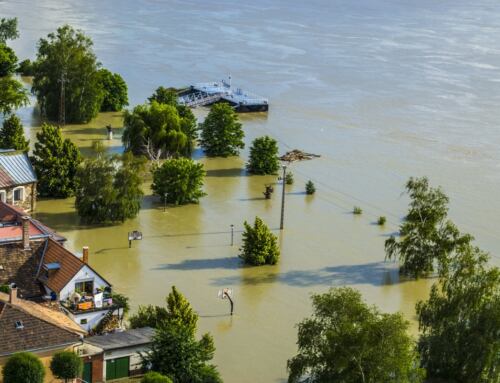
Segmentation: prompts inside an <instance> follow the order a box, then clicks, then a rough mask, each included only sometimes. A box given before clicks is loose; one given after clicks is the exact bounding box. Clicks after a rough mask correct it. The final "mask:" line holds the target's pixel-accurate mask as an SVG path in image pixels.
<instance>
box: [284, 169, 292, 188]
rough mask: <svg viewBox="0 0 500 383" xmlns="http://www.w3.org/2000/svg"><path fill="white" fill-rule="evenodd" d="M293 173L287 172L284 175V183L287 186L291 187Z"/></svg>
mask: <svg viewBox="0 0 500 383" xmlns="http://www.w3.org/2000/svg"><path fill="white" fill-rule="evenodd" d="M293 181H294V180H293V173H292V172H288V173H286V175H285V183H286V184H287V185H293Z"/></svg>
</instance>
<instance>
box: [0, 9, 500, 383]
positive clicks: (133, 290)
mask: <svg viewBox="0 0 500 383" xmlns="http://www.w3.org/2000/svg"><path fill="white" fill-rule="evenodd" d="M413 3H416V4H413ZM0 15H1V17H11V16H17V17H19V24H20V25H19V26H20V32H21V38H20V39H18V40H16V41H15V42H14V43H13V44H12V45H13V47H14V48H15V49H16V52H17V54H18V56H19V58H20V59H24V58H26V57H29V58H33V57H34V55H35V44H36V42H37V40H38V38H39V37H41V36H44V35H46V34H47V33H49V32H51V31H53V30H54V29H55V28H56V27H57V26H59V25H61V24H63V23H70V24H72V25H73V26H76V27H78V28H82V29H83V30H84V31H85V32H86V33H88V34H89V35H90V36H91V37H92V38H93V40H94V43H95V51H96V53H97V55H98V57H99V59H100V61H101V62H102V63H103V65H104V66H105V67H107V68H109V69H110V70H112V71H116V72H119V73H121V74H122V76H123V77H124V78H125V80H126V81H127V83H128V86H129V96H130V101H131V105H136V104H138V103H141V102H143V101H144V100H145V99H146V97H147V96H149V95H150V94H151V93H152V92H153V90H154V89H155V88H156V87H157V86H159V85H165V86H181V85H186V84H190V83H193V82H200V81H210V80H220V79H221V78H223V77H225V76H227V74H229V73H231V75H232V78H233V83H236V84H238V85H239V86H241V87H242V88H244V89H248V90H251V91H254V92H256V93H259V94H261V95H263V96H266V97H269V99H270V111H269V113H267V114H255V115H242V116H241V119H242V122H243V125H244V129H245V133H246V142H247V144H249V143H250V142H251V140H253V139H254V138H255V137H258V136H261V135H264V134H268V135H271V136H273V137H275V138H276V139H278V141H279V143H280V150H281V151H285V150H287V149H290V148H299V149H303V150H305V151H309V152H313V153H317V154H321V155H322V157H321V158H320V159H315V160H313V161H309V162H303V163H297V164H293V165H292V166H291V170H292V172H293V173H294V175H295V184H294V185H293V186H289V187H287V195H286V201H287V202H286V214H285V230H284V232H283V233H279V230H277V228H278V227H279V214H280V198H279V193H274V196H273V198H272V199H271V200H268V201H266V200H264V199H263V195H262V192H263V190H264V185H265V184H266V183H273V182H277V181H276V177H258V176H249V175H247V174H246V173H245V171H244V165H245V160H246V158H247V155H248V151H247V149H246V150H245V151H244V152H243V153H242V155H241V157H240V158H230V159H207V158H205V157H204V156H203V153H202V152H201V151H196V153H195V155H194V157H195V158H196V159H198V160H199V161H201V162H202V163H203V164H204V165H205V167H206V169H207V178H206V185H205V190H206V192H207V193H208V196H207V197H205V198H203V199H202V200H201V203H200V204H199V205H190V206H184V207H177V208H170V207H169V208H167V210H166V211H165V212H164V211H163V206H162V204H161V203H159V202H158V201H157V200H156V198H154V197H153V196H152V195H151V192H150V190H149V183H148V182H146V183H145V189H146V197H145V198H144V203H143V208H142V210H141V212H140V214H139V216H138V217H137V218H136V219H133V220H129V221H127V222H125V223H124V224H122V225H113V226H100V227H95V226H92V227H87V226H84V225H82V224H80V222H79V219H78V217H77V215H76V214H75V211H74V207H73V200H71V199H68V200H57V201H54V200H49V201H41V202H40V203H39V205H38V213H37V216H38V218H40V219H41V220H43V221H44V222H45V223H47V224H48V225H50V226H51V227H53V228H54V229H56V230H58V231H59V232H60V233H61V234H63V235H65V236H67V238H68V240H69V244H68V246H70V247H72V248H75V249H77V250H78V249H79V248H81V247H82V246H84V245H88V246H89V247H90V250H91V255H90V262H91V264H92V265H93V266H94V267H95V268H96V269H97V270H98V271H99V272H101V273H102V274H103V275H104V276H106V277H107V278H108V279H109V280H110V282H111V283H112V284H113V285H114V288H115V289H116V290H118V291H120V292H123V293H124V294H126V295H128V296H129V297H130V298H131V302H132V305H133V307H134V308H136V307H137V306H138V305H139V304H147V303H154V304H162V303H163V299H164V296H165V295H166V294H167V293H168V291H169V289H170V286H171V285H176V286H177V287H178V288H179V289H180V290H181V291H182V292H183V293H184V294H185V295H186V296H187V298H188V299H189V300H190V301H191V303H192V304H193V306H194V307H195V309H196V310H197V311H198V312H199V314H200V316H201V320H200V330H201V331H210V332H211V333H212V334H213V335H214V337H215V343H216V347H217V352H216V357H215V362H216V364H218V366H219V368H220V371H221V372H222V375H223V378H224V379H225V381H226V382H239V383H250V382H252V383H253V382H282V381H283V380H284V379H285V378H286V360H287V359H288V358H290V357H291V356H293V355H294V353H295V351H296V348H295V341H296V329H295V328H294V325H295V324H296V323H297V322H298V321H300V320H301V319H302V318H304V317H305V316H307V315H309V313H310V301H309V296H310V294H311V293H320V292H324V291H326V290H327V289H328V288H329V287H330V286H342V285H348V286H353V287H355V288H358V289H360V290H361V291H362V293H363V295H364V297H365V298H366V299H367V301H368V302H370V303H373V304H377V305H378V306H379V307H380V308H381V309H382V310H384V311H391V312H393V311H396V310H400V311H402V312H403V313H404V314H405V315H406V317H407V318H408V319H409V320H412V321H413V322H412V323H413V324H412V329H413V331H416V326H415V322H414V315H415V312H414V305H415V302H416V301H417V300H419V299H424V298H426V296H427V293H428V289H429V286H430V284H431V283H432V281H429V280H421V281H419V282H413V281H401V280H399V277H398V273H397V270H396V268H395V265H394V264H393V263H384V262H383V260H384V249H383V244H384V240H385V239H386V238H387V236H388V235H389V234H390V233H392V232H394V231H395V230H396V229H397V226H398V224H399V222H400V218H401V217H402V216H403V214H404V211H405V208H406V205H407V202H408V201H407V199H406V197H405V196H402V195H401V193H402V191H403V185H404V183H405V181H406V180H407V179H408V177H410V176H422V175H427V176H428V177H429V178H430V179H431V181H432V182H433V183H434V184H436V185H437V184H440V185H442V186H443V187H444V189H445V190H446V192H447V193H448V194H449V196H450V197H451V205H450V208H451V211H450V215H451V217H452V219H453V220H454V221H455V222H456V223H457V224H458V226H459V227H461V228H462V229H463V230H464V231H469V232H471V233H473V234H474V235H475V236H476V238H477V242H478V244H479V245H480V246H481V247H483V248H484V249H486V250H488V251H490V252H492V253H493V255H494V258H492V263H495V264H500V259H499V258H498V257H499V256H500V234H499V232H498V229H497V226H498V223H499V217H500V200H499V199H498V198H497V197H498V190H500V172H499V170H500V165H499V164H500V151H499V150H498V147H499V143H500V129H499V127H498V121H500V107H499V105H500V40H499V39H498V35H499V33H500V4H498V3H497V2H492V1H486V0H484V1H482V0H480V1H477V2H473V3H472V2H465V1H441V2H435V1H420V2H401V1H396V0H389V1H384V2H374V1H368V0H360V1H357V2H353V1H350V0H345V1H332V0H321V1H320V0H317V1H309V2H298V1H291V2H290V1H286V2H285V1H276V0H272V1H264V0H256V1H252V2H234V1H220V0H214V1H210V2H206V1H194V0H193V1H168V2H162V1H153V0H141V1H128V0H127V1H94V0H92V1H85V2H81V1H76V0H68V1H65V2H62V1H56V0H37V1H27V0H16V1H2V0H0ZM19 113H20V115H21V116H22V118H23V121H24V123H25V125H26V131H27V134H29V135H30V137H31V139H32V140H34V137H35V133H36V131H37V128H38V125H39V123H38V119H37V116H36V112H34V110H33V109H32V108H26V109H23V110H21V111H20V112H19ZM196 114H197V116H198V117H199V118H200V119H203V117H204V116H205V115H206V111H205V110H203V109H199V110H196ZM107 123H111V124H112V125H113V126H114V127H117V128H119V127H121V124H122V122H121V118H120V115H119V114H113V113H110V114H104V115H101V116H99V118H98V119H96V120H95V121H93V122H92V123H91V124H88V125H85V126H67V127H66V128H65V135H66V136H67V137H70V138H71V139H72V140H74V141H75V142H76V143H77V144H78V145H79V146H80V147H81V148H82V150H83V151H84V153H85V154H88V153H89V150H88V149H89V147H90V145H91V142H92V141H93V140H95V139H102V138H103V137H104V135H105V129H104V126H105V125H106V124H107ZM119 135H120V132H119V131H118V134H117V137H115V138H116V139H115V140H114V141H111V142H108V141H106V142H105V144H106V145H107V146H108V147H109V150H110V151H112V152H120V151H121V150H122V148H121V142H120V137H119ZM309 179H311V180H313V181H314V182H315V184H316V188H317V193H316V195H314V196H306V195H305V193H304V184H305V182H306V181H307V180H309ZM279 188H280V185H276V188H275V189H276V191H279V190H280V189H279ZM355 205H357V206H360V207H361V208H362V209H363V212H364V213H363V215H361V216H359V217H354V216H353V215H352V214H351V213H350V212H351V211H352V208H353V206H355ZM256 215H258V216H260V217H262V218H263V219H264V220H265V221H266V222H267V223H268V224H269V226H270V227H271V228H273V229H274V230H275V232H276V233H277V234H278V235H279V243H280V245H281V250H282V258H281V261H280V263H279V264H278V265H277V266H273V267H262V268H244V267H241V265H240V263H239V262H238V259H237V258H236V256H237V254H238V246H239V244H240V240H241V229H242V223H243V221H244V220H253V219H254V217H255V216H256ZM381 215H384V216H387V218H388V224H387V225H386V227H384V228H380V227H378V226H376V225H374V222H375V221H376V219H377V218H378V217H379V216H381ZM231 224H234V225H235V246H233V247H231V246H230V229H229V228H230V225H231ZM130 230H141V231H142V232H143V234H144V239H143V240H142V241H140V242H139V241H138V242H135V243H134V244H133V246H132V248H131V249H128V243H127V232H128V231H130ZM224 287H230V288H233V290H234V297H235V316H234V317H230V316H229V315H228V313H229V307H228V302H226V301H221V300H218V299H217V292H218V290H219V289H221V288H224Z"/></svg>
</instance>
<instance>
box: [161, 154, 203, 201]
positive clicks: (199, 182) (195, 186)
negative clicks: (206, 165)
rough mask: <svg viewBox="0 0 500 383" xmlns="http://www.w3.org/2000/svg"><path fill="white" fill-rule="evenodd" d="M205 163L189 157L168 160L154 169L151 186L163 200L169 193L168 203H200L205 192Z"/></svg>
mask: <svg viewBox="0 0 500 383" xmlns="http://www.w3.org/2000/svg"><path fill="white" fill-rule="evenodd" d="M204 177H205V170H203V165H202V164H198V163H196V162H194V161H193V160H191V159H188V158H177V159H171V160H167V161H165V162H164V163H163V165H162V166H160V167H159V168H157V169H155V170H154V171H153V184H152V185H151V188H152V189H153V191H154V193H155V194H156V195H158V196H160V198H162V200H163V199H164V198H165V194H167V199H166V202H167V203H171V204H175V205H184V204H187V203H198V201H199V199H200V198H201V197H203V196H205V195H206V194H205V193H204V192H203V190H202V188H203V178H204Z"/></svg>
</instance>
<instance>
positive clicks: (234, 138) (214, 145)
mask: <svg viewBox="0 0 500 383" xmlns="http://www.w3.org/2000/svg"><path fill="white" fill-rule="evenodd" d="M200 128H201V140H200V144H201V146H202V148H203V150H205V152H206V153H207V155H208V156H211V157H229V156H236V155H238V154H239V150H240V149H243V148H244V147H245V143H244V142H243V138H244V137H245V134H244V133H243V129H242V128H241V123H240V122H239V121H238V115H237V114H236V112H235V111H234V109H233V108H232V107H231V106H230V105H229V104H227V103H220V104H214V105H213V106H212V108H211V110H210V113H209V114H208V116H207V117H206V118H205V121H203V123H201V124H200Z"/></svg>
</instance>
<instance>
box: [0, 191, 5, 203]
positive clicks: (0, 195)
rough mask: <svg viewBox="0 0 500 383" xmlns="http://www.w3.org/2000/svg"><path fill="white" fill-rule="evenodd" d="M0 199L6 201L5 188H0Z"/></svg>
mask: <svg viewBox="0 0 500 383" xmlns="http://www.w3.org/2000/svg"><path fill="white" fill-rule="evenodd" d="M0 201H2V202H7V192H6V191H5V190H0Z"/></svg>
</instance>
